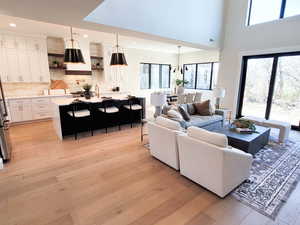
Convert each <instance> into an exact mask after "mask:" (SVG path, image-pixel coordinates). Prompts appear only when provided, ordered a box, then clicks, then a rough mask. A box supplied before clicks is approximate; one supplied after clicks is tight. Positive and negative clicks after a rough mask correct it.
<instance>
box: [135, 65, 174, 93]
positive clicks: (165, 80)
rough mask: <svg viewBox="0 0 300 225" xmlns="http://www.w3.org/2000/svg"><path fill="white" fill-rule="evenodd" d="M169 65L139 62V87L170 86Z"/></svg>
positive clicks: (156, 87)
mask: <svg viewBox="0 0 300 225" xmlns="http://www.w3.org/2000/svg"><path fill="white" fill-rule="evenodd" d="M170 81H171V65H168V64H154V63H141V64H140V88H141V89H159V88H170Z"/></svg>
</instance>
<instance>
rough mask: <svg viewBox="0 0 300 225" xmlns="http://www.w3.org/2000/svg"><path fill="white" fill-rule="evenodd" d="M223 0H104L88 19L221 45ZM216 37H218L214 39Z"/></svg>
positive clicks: (153, 33) (209, 44) (172, 37)
mask: <svg viewBox="0 0 300 225" xmlns="http://www.w3.org/2000/svg"><path fill="white" fill-rule="evenodd" d="M222 19H223V0H209V1H208V0H189V1H182V0H163V1H162V0H152V1H140V0H126V1H124V0H110V1H103V3H102V4H100V5H99V6H98V7H97V8H96V9H95V10H94V11H93V12H92V13H91V14H90V15H89V16H87V17H86V18H85V20H87V21H91V22H94V23H99V24H105V25H109V26H113V27H119V28H124V29H128V30H134V31H139V32H143V33H146V34H152V35H157V36H161V37H166V38H170V39H174V40H180V41H185V42H189V43H194V44H199V45H205V46H209V47H218V46H219V42H220V37H221V28H222ZM210 38H212V39H214V40H215V41H214V42H210V41H209V39H210Z"/></svg>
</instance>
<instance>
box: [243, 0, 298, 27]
mask: <svg viewBox="0 0 300 225" xmlns="http://www.w3.org/2000/svg"><path fill="white" fill-rule="evenodd" d="M287 1H288V0H281V7H280V13H279V18H278V20H280V19H284V18H286V17H285V8H286V2H287ZM252 2H253V0H249V3H248V11H247V23H246V25H247V26H248V27H249V26H253V25H256V24H252V25H251V24H250V21H251V13H252ZM299 15H300V13H299ZM271 21H274V20H271ZM266 22H270V21H266ZM259 24H260V23H259Z"/></svg>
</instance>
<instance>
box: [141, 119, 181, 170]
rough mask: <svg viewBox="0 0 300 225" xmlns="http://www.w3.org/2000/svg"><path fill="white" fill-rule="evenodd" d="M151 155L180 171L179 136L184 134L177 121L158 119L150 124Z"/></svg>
mask: <svg viewBox="0 0 300 225" xmlns="http://www.w3.org/2000/svg"><path fill="white" fill-rule="evenodd" d="M147 125H148V132H149V144H150V154H151V155H152V156H154V157H155V158H157V159H159V160H160V161H162V162H164V163H166V164H167V165H169V166H171V167H173V168H174V169H175V170H179V159H178V145H177V135H178V134H181V133H182V128H181V126H180V124H179V123H178V122H176V121H173V120H170V119H167V118H164V117H158V118H157V119H156V121H155V122H148V123H147Z"/></svg>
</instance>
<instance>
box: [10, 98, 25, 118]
mask: <svg viewBox="0 0 300 225" xmlns="http://www.w3.org/2000/svg"><path fill="white" fill-rule="evenodd" d="M9 113H10V120H11V122H21V121H23V115H22V114H23V102H22V101H9Z"/></svg>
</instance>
